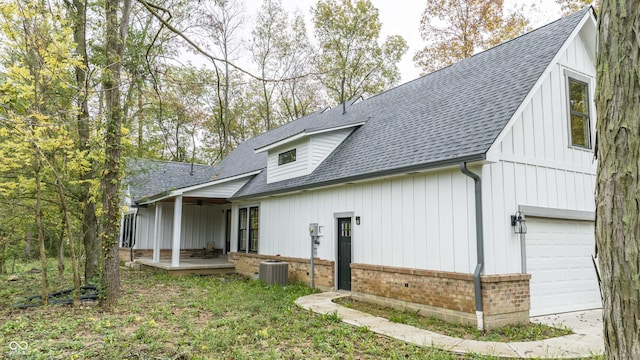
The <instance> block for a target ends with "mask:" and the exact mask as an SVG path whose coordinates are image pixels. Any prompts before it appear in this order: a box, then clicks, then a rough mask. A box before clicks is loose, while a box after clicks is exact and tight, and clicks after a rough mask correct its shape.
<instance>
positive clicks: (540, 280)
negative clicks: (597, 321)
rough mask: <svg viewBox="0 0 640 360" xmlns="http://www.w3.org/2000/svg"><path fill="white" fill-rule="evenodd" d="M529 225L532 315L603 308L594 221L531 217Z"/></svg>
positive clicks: (528, 262) (526, 241) (527, 242)
mask: <svg viewBox="0 0 640 360" xmlns="http://www.w3.org/2000/svg"><path fill="white" fill-rule="evenodd" d="M527 228H528V232H527V234H526V235H525V239H526V240H525V243H526V251H527V272H528V273H529V274H531V315H544V314H550V313H556V312H567V311H577V310H583V309H592V308H598V307H601V301H600V292H599V289H598V284H597V278H596V273H595V271H594V269H593V263H592V261H591V254H592V253H593V251H594V243H595V241H594V231H593V222H587V221H573V220H557V219H543V218H533V217H530V218H528V219H527Z"/></svg>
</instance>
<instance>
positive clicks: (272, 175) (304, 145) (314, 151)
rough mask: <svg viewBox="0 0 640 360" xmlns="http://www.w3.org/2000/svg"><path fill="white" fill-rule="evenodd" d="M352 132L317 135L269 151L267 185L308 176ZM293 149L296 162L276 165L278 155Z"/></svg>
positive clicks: (345, 130) (347, 130)
mask: <svg viewBox="0 0 640 360" xmlns="http://www.w3.org/2000/svg"><path fill="white" fill-rule="evenodd" d="M352 131H353V128H347V129H339V130H335V131H328V132H323V133H318V134H314V135H311V136H308V137H304V138H302V139H301V140H298V141H295V142H292V143H288V144H285V145H283V146H280V147H277V148H274V149H271V150H269V152H268V156H267V183H269V184H270V183H273V182H277V181H282V180H287V179H292V178H295V177H299V176H304V175H308V174H310V173H311V172H313V170H315V168H316V167H318V165H320V163H322V161H324V159H326V158H327V156H329V154H331V152H332V151H333V150H334V149H335V148H336V147H337V146H338V145H340V143H342V141H343V140H344V139H346V138H347V136H349V134H351V132H352ZM293 149H296V161H293V162H290V163H288V164H283V165H278V155H279V154H281V153H283V152H286V151H289V150H293Z"/></svg>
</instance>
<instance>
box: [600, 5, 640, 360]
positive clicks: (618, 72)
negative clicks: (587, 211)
mask: <svg viewBox="0 0 640 360" xmlns="http://www.w3.org/2000/svg"><path fill="white" fill-rule="evenodd" d="M600 14H601V15H600V17H599V25H598V26H599V45H598V47H599V51H598V58H597V84H598V91H597V92H596V106H597V109H598V123H597V134H598V138H597V140H598V141H597V149H596V151H597V158H598V172H597V185H596V214H597V216H596V246H597V253H598V258H599V265H600V272H601V275H602V286H601V287H602V296H603V320H604V340H605V355H606V357H607V359H620V360H626V359H640V277H639V274H640V251H639V249H640V219H639V215H640V163H639V162H638V159H640V61H639V53H640V45H639V44H638V38H637V37H638V34H639V33H640V4H638V1H631V0H627V1H608V0H605V1H604V2H603V4H602V8H601V11H600Z"/></svg>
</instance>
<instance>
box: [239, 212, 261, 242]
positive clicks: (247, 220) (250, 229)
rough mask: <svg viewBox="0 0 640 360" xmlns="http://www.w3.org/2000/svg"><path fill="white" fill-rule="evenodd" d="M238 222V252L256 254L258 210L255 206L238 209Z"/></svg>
mask: <svg viewBox="0 0 640 360" xmlns="http://www.w3.org/2000/svg"><path fill="white" fill-rule="evenodd" d="M238 220H239V221H238V252H247V251H248V252H252V253H257V252H258V240H259V237H260V209H259V208H258V207H257V206H252V207H248V208H241V209H238ZM247 247H248V249H247Z"/></svg>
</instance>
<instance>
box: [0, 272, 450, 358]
mask: <svg viewBox="0 0 640 360" xmlns="http://www.w3.org/2000/svg"><path fill="white" fill-rule="evenodd" d="M53 265H54V264H53ZM28 268H29V266H28V265H25V264H22V265H21V267H20V270H21V271H22V270H23V269H28ZM121 274H122V276H123V278H122V281H123V293H122V298H121V301H119V303H118V305H117V307H115V308H114V309H113V311H107V312H105V311H102V310H101V309H99V308H97V307H93V306H83V307H80V308H69V307H66V306H57V305H51V306H48V307H40V308H31V309H27V310H23V311H21V310H20V311H19V310H15V309H11V307H10V305H11V304H12V303H13V302H15V301H16V300H18V299H20V298H21V297H23V296H28V295H32V294H33V293H34V292H33V289H35V290H36V292H37V277H30V276H32V275H26V274H25V275H23V274H20V275H21V277H22V280H21V281H19V282H10V283H8V284H9V286H8V289H6V290H5V288H0V318H2V319H3V322H2V323H0V338H3V339H7V340H10V341H11V340H13V339H17V340H22V341H27V342H28V343H29V353H28V354H27V355H28V357H30V358H43V359H44V358H65V359H66V358H114V359H115V358H118V359H121V358H160V357H161V358H167V357H169V358H193V359H201V358H204V359H208V358H222V359H228V358H234V359H257V358H259V359H282V358H286V359H300V358H309V359H327V358H330V359H341V358H347V359H348V358H365V359H377V358H379V359H383V358H384V359H407V358H408V359H421V358H429V359H448V360H454V359H461V357H459V356H456V355H454V354H450V353H447V352H445V351H440V350H436V349H433V348H429V347H426V348H423V347H419V346H414V345H410V344H407V343H404V342H401V341H397V340H392V339H389V338H386V337H383V336H379V335H376V334H374V333H372V332H371V331H368V330H367V329H366V328H364V327H354V326H351V325H348V324H345V323H342V322H341V321H339V320H337V319H336V317H335V316H333V315H328V316H320V315H317V314H314V313H310V312H308V311H306V310H303V309H301V308H299V307H297V306H296V305H295V303H294V301H295V299H297V298H298V297H300V296H304V295H307V294H310V293H311V292H312V290H311V289H310V288H308V287H307V286H306V285H304V284H290V285H287V286H278V285H266V284H264V283H263V282H260V281H253V280H248V279H245V278H243V277H241V276H236V275H227V276H193V277H170V276H164V275H152V274H149V273H145V272H139V271H137V272H136V271H123V272H122V273H121ZM4 281H5V280H4V276H1V275H0V282H4ZM34 282H35V284H32V283H34ZM56 286H58V285H56ZM67 287H68V286H67ZM56 289H57V287H56ZM5 351H6V349H5V348H2V349H0V354H3V353H4V352H5Z"/></svg>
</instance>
